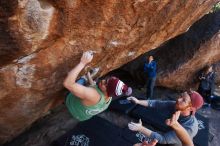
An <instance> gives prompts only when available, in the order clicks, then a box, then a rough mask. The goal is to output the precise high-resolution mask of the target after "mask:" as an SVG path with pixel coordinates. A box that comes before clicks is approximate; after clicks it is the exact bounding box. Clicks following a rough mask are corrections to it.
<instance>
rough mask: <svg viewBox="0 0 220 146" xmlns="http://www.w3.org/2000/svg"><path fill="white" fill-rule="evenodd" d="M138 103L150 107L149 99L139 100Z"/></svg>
mask: <svg viewBox="0 0 220 146" xmlns="http://www.w3.org/2000/svg"><path fill="white" fill-rule="evenodd" d="M137 104H139V105H142V106H145V107H148V101H147V100H138V102H137Z"/></svg>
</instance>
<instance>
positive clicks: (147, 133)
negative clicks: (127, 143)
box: [139, 126, 152, 137]
mask: <svg viewBox="0 0 220 146" xmlns="http://www.w3.org/2000/svg"><path fill="white" fill-rule="evenodd" d="M139 132H141V133H142V134H144V135H145V136H147V137H150V135H151V133H152V131H151V130H150V129H147V128H145V127H144V126H142V128H141V129H140V130H139Z"/></svg>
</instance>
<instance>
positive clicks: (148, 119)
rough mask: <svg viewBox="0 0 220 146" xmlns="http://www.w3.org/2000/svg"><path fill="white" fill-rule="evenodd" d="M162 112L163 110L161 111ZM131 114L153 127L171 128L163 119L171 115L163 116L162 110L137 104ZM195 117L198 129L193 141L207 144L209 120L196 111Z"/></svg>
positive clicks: (202, 144) (163, 129)
mask: <svg viewBox="0 0 220 146" xmlns="http://www.w3.org/2000/svg"><path fill="white" fill-rule="evenodd" d="M163 114H164V111H163ZM131 115H132V116H133V117H135V118H137V119H141V120H142V122H144V123H147V124H149V125H151V126H152V127H154V128H155V129H157V130H159V131H162V132H167V131H169V130H172V129H171V128H170V127H169V126H167V125H166V124H165V120H166V119H167V118H170V117H171V116H172V115H167V116H164V115H162V112H159V111H157V110H155V109H153V108H146V107H143V106H137V107H136V108H135V109H134V110H133V111H132V112H131ZM196 118H197V120H198V122H199V131H198V133H197V135H196V136H195V137H194V139H193V142H194V144H195V145H196V146H208V140H209V137H208V136H209V130H208V129H209V127H208V122H209V120H208V119H207V118H205V117H203V116H201V115H200V114H197V113H196Z"/></svg>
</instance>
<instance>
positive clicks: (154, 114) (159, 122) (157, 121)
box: [131, 105, 171, 132]
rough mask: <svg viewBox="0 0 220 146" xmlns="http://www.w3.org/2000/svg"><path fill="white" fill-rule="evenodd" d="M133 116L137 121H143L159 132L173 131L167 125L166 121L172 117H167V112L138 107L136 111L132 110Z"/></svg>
mask: <svg viewBox="0 0 220 146" xmlns="http://www.w3.org/2000/svg"><path fill="white" fill-rule="evenodd" d="M131 116H132V117H134V118H136V119H141V120H142V122H144V123H146V124H148V125H151V126H153V127H154V128H156V129H157V130H160V131H163V132H166V131H169V130H171V128H170V127H169V126H167V125H166V124H165V120H166V119H167V118H170V117H171V115H169V114H167V115H165V111H163V112H162V113H161V112H159V111H157V110H156V109H153V108H146V107H144V106H140V105H137V106H136V107H135V109H134V110H132V112H131Z"/></svg>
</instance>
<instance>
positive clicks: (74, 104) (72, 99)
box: [66, 86, 112, 121]
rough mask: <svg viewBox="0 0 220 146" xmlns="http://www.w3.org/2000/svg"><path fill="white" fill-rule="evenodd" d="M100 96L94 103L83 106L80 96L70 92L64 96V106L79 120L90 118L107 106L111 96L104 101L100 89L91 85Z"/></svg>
mask: <svg viewBox="0 0 220 146" xmlns="http://www.w3.org/2000/svg"><path fill="white" fill-rule="evenodd" d="M93 87H94V88H95V89H96V91H97V92H98V93H99V95H100V96H101V99H100V100H99V102H98V103H97V104H96V105H92V106H85V105H83V104H82V103H81V100H80V98H78V97H76V96H75V95H73V94H72V93H69V94H68V96H67V98H66V106H67V108H68V110H69V112H70V113H71V114H72V116H73V117H75V118H76V119H78V120H79V121H84V120H88V119H90V118H91V117H92V116H94V115H97V114H99V113H101V112H102V111H104V110H105V109H107V108H108V106H109V104H110V103H111V100H112V98H110V100H109V101H108V102H107V103H106V101H105V96H104V94H103V93H102V91H101V90H100V89H99V88H98V87H97V86H93Z"/></svg>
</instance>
